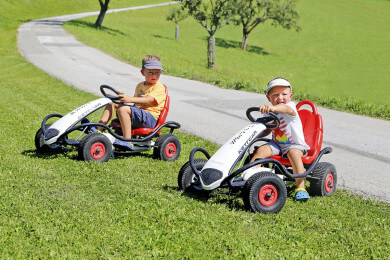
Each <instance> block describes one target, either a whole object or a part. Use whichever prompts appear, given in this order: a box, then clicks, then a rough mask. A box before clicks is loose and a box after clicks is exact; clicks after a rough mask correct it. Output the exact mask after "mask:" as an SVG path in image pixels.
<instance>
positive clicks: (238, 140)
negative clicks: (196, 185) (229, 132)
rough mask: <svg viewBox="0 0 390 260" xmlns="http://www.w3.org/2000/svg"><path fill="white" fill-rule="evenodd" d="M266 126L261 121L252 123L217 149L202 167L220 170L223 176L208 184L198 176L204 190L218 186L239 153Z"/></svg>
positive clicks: (243, 150)
mask: <svg viewBox="0 0 390 260" xmlns="http://www.w3.org/2000/svg"><path fill="white" fill-rule="evenodd" d="M265 129H266V127H265V126H264V124H261V123H256V122H254V123H252V124H250V125H248V126H246V127H245V128H243V129H242V130H240V131H239V132H238V133H237V134H235V135H234V136H233V137H232V138H230V139H229V141H227V142H226V143H225V144H224V145H223V146H222V147H221V148H219V150H218V151H217V152H216V153H215V154H214V155H213V156H212V157H211V158H210V159H209V160H208V161H207V163H206V164H205V166H204V167H203V169H202V171H203V170H204V169H208V168H211V169H217V170H219V171H221V172H222V174H223V176H222V178H220V179H219V180H218V181H215V182H213V183H212V184H210V185H205V184H204V183H203V181H202V179H201V178H200V182H201V184H202V187H203V188H204V189H205V190H213V189H216V188H218V187H219V186H220V184H221V182H222V181H223V180H224V179H225V178H226V177H227V176H228V175H229V171H230V170H231V168H232V166H233V164H234V163H235V162H236V160H237V158H238V157H239V156H240V154H241V153H243V152H245V150H246V148H247V147H248V145H249V144H250V143H251V142H252V141H253V139H255V138H256V137H257V136H258V135H259V134H260V133H262V132H263V131H264V130H265Z"/></svg>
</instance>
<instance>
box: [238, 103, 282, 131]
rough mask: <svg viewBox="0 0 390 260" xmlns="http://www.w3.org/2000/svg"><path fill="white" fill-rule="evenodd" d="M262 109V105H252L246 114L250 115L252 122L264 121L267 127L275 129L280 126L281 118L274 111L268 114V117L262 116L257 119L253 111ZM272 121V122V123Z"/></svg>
mask: <svg viewBox="0 0 390 260" xmlns="http://www.w3.org/2000/svg"><path fill="white" fill-rule="evenodd" d="M259 111H260V107H250V108H248V109H247V110H246V116H247V117H248V119H249V120H250V121H251V122H259V123H262V124H264V125H265V127H267V128H268V129H275V128H278V127H279V125H280V121H279V118H278V117H277V116H276V114H275V113H273V112H270V113H269V115H270V116H266V117H260V118H257V119H255V118H254V117H253V116H252V115H251V113H252V112H259ZM270 122H272V123H270Z"/></svg>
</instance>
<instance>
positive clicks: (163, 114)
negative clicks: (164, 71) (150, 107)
mask: <svg viewBox="0 0 390 260" xmlns="http://www.w3.org/2000/svg"><path fill="white" fill-rule="evenodd" d="M164 87H165V95H166V96H167V98H166V100H165V104H164V108H163V109H162V110H161V113H160V117H159V118H158V120H157V124H156V126H155V127H154V128H138V129H132V130H131V135H132V136H136V135H138V136H146V135H149V134H150V133H153V132H154V131H155V130H156V129H157V128H158V127H160V126H161V125H162V124H164V123H165V120H166V119H167V116H168V111H169V101H170V100H169V96H168V89H167V87H166V86H165V85H164ZM160 132H161V129H160V130H159V131H158V133H160Z"/></svg>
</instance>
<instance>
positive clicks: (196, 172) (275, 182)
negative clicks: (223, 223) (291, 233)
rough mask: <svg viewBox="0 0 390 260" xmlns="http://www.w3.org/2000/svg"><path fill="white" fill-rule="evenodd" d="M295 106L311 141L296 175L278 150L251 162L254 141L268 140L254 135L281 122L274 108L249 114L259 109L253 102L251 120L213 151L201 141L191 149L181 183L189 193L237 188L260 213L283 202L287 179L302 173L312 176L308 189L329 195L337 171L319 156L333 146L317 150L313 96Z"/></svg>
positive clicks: (319, 122) (277, 208)
mask: <svg viewBox="0 0 390 260" xmlns="http://www.w3.org/2000/svg"><path fill="white" fill-rule="evenodd" d="M304 106H309V107H310V108H311V109H310V110H311V111H310V110H309V109H304V108H303V107H304ZM297 109H298V113H299V116H300V118H301V121H302V124H303V129H304V135H305V141H306V143H307V144H308V145H309V146H310V150H309V153H308V155H307V156H305V157H302V161H303V163H304V166H305V169H306V172H305V173H303V174H296V175H294V174H293V173H292V167H291V164H290V162H289V160H288V159H285V158H282V157H281V156H273V157H271V158H267V159H259V160H255V161H254V162H250V157H251V156H252V153H253V150H254V149H256V145H259V143H261V142H268V141H270V140H269V139H266V138H259V137H258V136H259V135H260V134H261V133H263V131H265V130H266V129H272V128H277V127H278V126H279V124H280V122H279V119H278V117H277V116H276V115H275V114H273V113H270V116H267V117H260V118H258V119H255V118H253V116H252V115H251V113H253V112H255V111H259V107H251V108H249V109H248V110H247V112H246V114H247V117H248V119H249V120H250V121H251V122H252V123H251V124H249V125H248V126H246V127H244V128H243V129H241V130H240V131H239V132H238V133H237V134H235V135H234V136H233V137H232V138H230V139H229V140H228V141H227V142H226V143H225V144H224V145H223V146H222V147H221V148H220V149H219V150H218V151H217V152H216V153H215V154H214V155H213V156H210V155H209V154H208V152H207V151H206V150H205V149H203V148H200V147H197V148H195V149H193V150H192V152H191V153H190V156H189V161H188V162H187V163H186V164H184V165H183V167H182V168H181V170H180V172H179V176H178V185H179V188H180V189H181V190H184V191H185V192H192V193H210V192H211V191H213V190H215V189H218V188H223V187H227V188H229V189H232V190H236V189H239V190H241V191H242V192H241V194H242V196H243V200H244V205H245V208H246V209H248V210H251V211H254V212H262V213H277V212H279V211H280V210H281V209H282V208H283V206H284V204H285V202H286V198H287V187H286V185H287V184H289V183H291V182H293V181H294V180H295V178H302V177H305V178H306V179H307V180H309V181H310V188H309V193H310V194H311V195H317V196H331V195H332V194H333V192H334V191H335V190H336V184H337V174H336V169H335V167H334V166H333V165H332V164H331V163H327V162H319V161H320V159H321V157H322V156H323V155H324V154H327V153H330V152H331V151H332V148H331V147H326V148H324V149H322V150H321V145H322V136H323V134H322V133H323V127H322V118H321V116H320V115H319V114H318V112H317V108H316V107H315V105H314V104H313V102H311V101H308V100H304V101H301V102H299V103H298V104H297ZM196 152H202V153H203V154H204V155H205V156H206V158H207V159H203V158H195V159H194V155H195V153H196ZM259 164H261V166H259Z"/></svg>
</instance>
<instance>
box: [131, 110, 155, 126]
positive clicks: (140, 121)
mask: <svg viewBox="0 0 390 260" xmlns="http://www.w3.org/2000/svg"><path fill="white" fill-rule="evenodd" d="M130 109H131V128H133V129H137V128H154V127H155V126H156V124H157V120H156V119H155V118H154V117H153V116H152V114H151V113H149V112H147V111H145V110H143V109H140V108H138V107H136V106H130Z"/></svg>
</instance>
